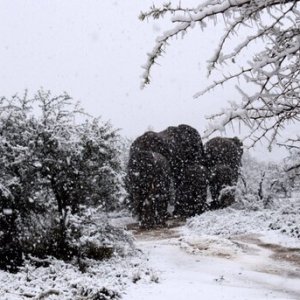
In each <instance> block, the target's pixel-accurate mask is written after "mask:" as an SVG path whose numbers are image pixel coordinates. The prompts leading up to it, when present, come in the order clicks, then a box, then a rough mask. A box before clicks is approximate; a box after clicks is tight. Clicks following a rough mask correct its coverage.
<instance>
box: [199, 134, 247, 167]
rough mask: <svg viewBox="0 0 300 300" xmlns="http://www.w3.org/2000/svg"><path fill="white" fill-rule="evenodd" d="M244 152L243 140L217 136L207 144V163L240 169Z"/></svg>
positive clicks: (208, 164) (212, 165)
mask: <svg viewBox="0 0 300 300" xmlns="http://www.w3.org/2000/svg"><path fill="white" fill-rule="evenodd" d="M242 154H243V148H242V142H241V141H240V140H239V139H238V138H236V137H235V138H223V137H215V138H212V139H211V140H209V141H208V142H207V143H206V144H205V156H206V165H207V167H208V168H210V169H211V168H213V167H214V166H216V165H223V166H228V167H230V168H232V169H234V170H236V169H238V168H239V166H240V162H241V157H242Z"/></svg>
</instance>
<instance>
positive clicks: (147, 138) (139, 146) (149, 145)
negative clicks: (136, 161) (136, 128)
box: [129, 131, 169, 157]
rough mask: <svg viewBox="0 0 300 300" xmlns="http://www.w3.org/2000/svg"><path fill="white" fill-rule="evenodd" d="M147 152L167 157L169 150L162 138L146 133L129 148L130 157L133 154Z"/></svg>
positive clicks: (149, 132)
mask: <svg viewBox="0 0 300 300" xmlns="http://www.w3.org/2000/svg"><path fill="white" fill-rule="evenodd" d="M143 151H149V152H155V153H159V154H161V155H163V156H165V157H168V156H169V149H168V145H167V144H166V142H165V141H164V140H163V139H162V137H161V136H160V135H159V134H158V133H156V132H153V131H147V132H145V133H144V134H143V135H141V136H139V137H138V138H136V139H135V141H134V142H133V143H132V145H131V147H130V154H129V155H130V156H134V155H135V153H139V152H143Z"/></svg>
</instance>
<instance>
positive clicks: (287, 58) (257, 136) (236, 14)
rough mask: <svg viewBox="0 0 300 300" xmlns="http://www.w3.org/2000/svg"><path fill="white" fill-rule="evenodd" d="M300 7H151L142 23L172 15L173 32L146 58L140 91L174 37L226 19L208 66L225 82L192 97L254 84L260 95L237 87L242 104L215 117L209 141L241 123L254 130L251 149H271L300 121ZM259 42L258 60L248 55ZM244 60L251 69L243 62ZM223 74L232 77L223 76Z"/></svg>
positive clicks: (225, 2) (216, 2)
mask: <svg viewBox="0 0 300 300" xmlns="http://www.w3.org/2000/svg"><path fill="white" fill-rule="evenodd" d="M299 2H300V1H298V0H297V1H291V0H287V1H282V0H267V1H262V0H256V1H252V0H213V1H205V2H204V3H202V4H201V5H199V6H198V7H196V8H189V9H183V8H181V7H178V8H172V7H171V5H170V4H168V5H165V6H163V7H162V8H157V7H155V6H152V7H151V8H150V11H149V12H147V13H144V14H143V16H144V18H149V17H152V18H155V19H157V18H160V17H162V16H165V15H166V14H168V13H169V14H170V15H171V17H170V21H171V23H172V25H171V29H169V30H167V31H165V32H164V34H163V35H162V36H160V37H158V38H157V40H156V44H155V46H154V49H153V50H152V52H151V53H149V54H148V60H147V63H146V65H145V66H144V68H145V72H144V74H143V83H142V85H143V86H145V85H146V84H149V83H150V80H151V79H150V73H151V70H152V68H153V66H154V65H155V64H156V63H157V61H158V59H159V57H160V56H161V55H162V53H163V52H165V51H166V48H167V46H168V45H169V43H170V40H171V39H172V38H173V37H174V36H177V35H178V34H185V33H186V32H187V30H188V29H193V28H194V27H195V25H196V24H199V25H200V26H201V28H202V30H205V29H204V28H205V23H206V22H207V21H210V20H213V21H214V22H215V23H216V22H219V20H220V18H219V16H222V17H223V18H224V20H225V22H224V26H225V28H224V30H225V32H224V34H223V35H222V36H221V37H220V40H219V43H218V46H217V48H216V49H215V51H214V53H213V55H212V57H211V59H210V60H209V63H208V66H207V68H208V75H209V77H210V76H211V75H212V74H214V73H215V72H219V70H221V72H222V71H223V72H222V73H223V74H222V78H221V79H219V80H217V81H214V82H213V83H212V84H211V85H209V86H208V87H206V88H205V89H204V90H202V91H200V92H198V93H196V94H195V96H194V97H195V98H198V97H200V96H203V95H204V94H206V93H208V92H209V91H211V90H214V89H215V88H217V87H218V86H223V85H224V84H226V83H227V82H228V81H232V80H242V82H243V83H250V84H251V85H252V86H253V85H254V86H256V90H255V91H254V92H253V93H252V94H249V95H248V94H246V92H245V91H243V89H242V88H241V85H239V86H238V87H237V88H238V90H239V91H240V93H241V101H240V102H239V103H235V104H234V105H231V106H230V107H229V108H228V109H225V110H222V111H221V112H220V113H218V114H215V115H213V116H211V117H210V120H212V121H213V125H211V126H210V128H209V129H208V130H207V135H210V134H211V133H213V132H215V131H216V130H223V128H224V127H225V126H226V125H228V124H231V123H232V122H234V121H235V120H238V121H240V122H242V123H244V124H246V125H247V126H248V127H250V133H249V135H248V138H249V139H250V140H251V141H252V144H255V143H257V142H258V141H259V140H261V139H263V138H266V139H267V140H268V142H269V145H271V144H272V143H274V142H275V141H276V138H277V136H278V135H279V134H280V131H281V130H282V129H284V128H285V127H286V126H287V125H288V124H289V123H291V122H295V121H298V120H300V109H299V105H300V103H299V102H300V98H299V92H300V76H299V75H300V63H299V61H300V27H299V17H300V11H299V9H298V6H299ZM243 30H248V31H249V30H250V31H251V34H250V35H247V34H246V35H245V38H242V39H240V38H239V39H237V42H236V43H234V42H233V41H232V39H234V38H235V35H238V34H239V33H241V36H242V34H243V33H244V32H243ZM256 42H258V45H263V49H262V50H260V51H257V50H256V52H255V53H254V54H249V51H248V52H247V51H246V52H245V50H247V49H250V50H251V46H252V45H254V44H255V43H256ZM252 50H253V49H252ZM245 54H246V55H247V58H248V62H247V63H245V62H243V61H244V60H243V57H244V55H245ZM224 65H226V67H224ZM225 68H228V69H229V70H234V71H231V72H230V74H228V72H226V73H227V74H225V72H224V71H225ZM244 90H245V89H244ZM252 90H253V89H252Z"/></svg>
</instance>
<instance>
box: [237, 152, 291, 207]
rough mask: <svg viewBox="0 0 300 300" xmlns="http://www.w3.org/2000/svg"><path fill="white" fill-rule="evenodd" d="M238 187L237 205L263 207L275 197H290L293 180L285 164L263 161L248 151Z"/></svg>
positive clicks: (270, 203)
mask: <svg viewBox="0 0 300 300" xmlns="http://www.w3.org/2000/svg"><path fill="white" fill-rule="evenodd" d="M237 187H238V188H237V203H236V204H235V206H236V207H239V208H252V209H262V208H266V207H268V206H270V205H272V201H273V199H275V198H279V197H289V196H290V193H291V189H292V182H291V181H290V178H289V175H288V174H287V172H286V171H285V168H284V165H283V164H279V163H274V162H269V163H265V162H261V161H258V160H256V159H255V158H253V157H251V155H250V154H249V153H247V152H246V153H245V154H244V155H243V158H242V166H241V169H240V177H239V181H238V185H237Z"/></svg>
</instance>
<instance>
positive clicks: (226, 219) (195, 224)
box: [184, 198, 300, 239]
mask: <svg viewBox="0 0 300 300" xmlns="http://www.w3.org/2000/svg"><path fill="white" fill-rule="evenodd" d="M299 220H300V201H299V199H292V198H291V199H286V198H285V199H278V200H276V201H274V204H273V205H272V207H271V208H266V209H262V210H245V209H243V210H240V209H235V208H233V207H228V208H224V209H221V210H216V211H208V212H205V213H204V214H201V215H199V216H195V217H193V218H191V219H189V220H188V221H187V224H186V226H185V228H184V231H185V235H189V234H197V235H219V236H223V237H226V238H228V237H230V236H234V235H241V234H250V233H263V232H269V231H273V230H274V231H277V232H280V233H281V234H282V235H284V236H287V237H291V238H296V239H300V230H299V229H300V225H299Z"/></svg>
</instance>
